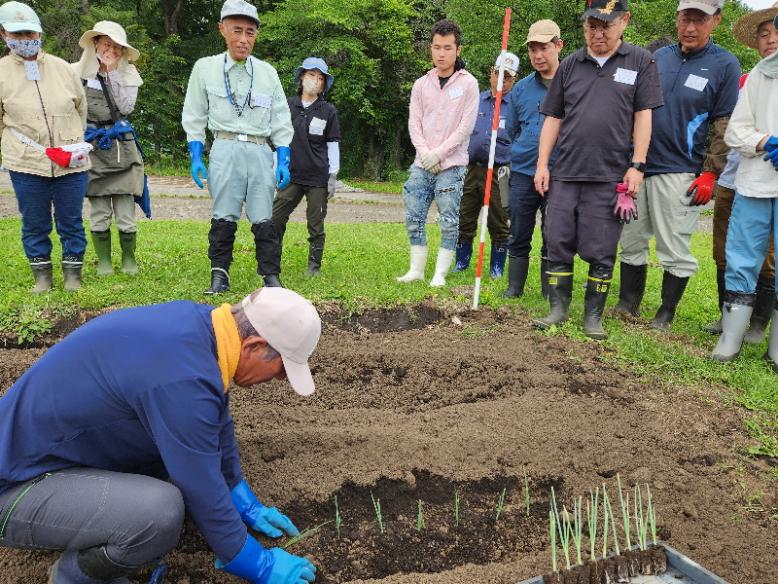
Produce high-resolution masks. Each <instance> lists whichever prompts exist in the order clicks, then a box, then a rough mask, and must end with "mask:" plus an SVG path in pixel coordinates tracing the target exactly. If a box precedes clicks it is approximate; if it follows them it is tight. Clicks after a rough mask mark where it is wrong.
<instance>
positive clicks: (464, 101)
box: [408, 69, 478, 170]
mask: <svg viewBox="0 0 778 584" xmlns="http://www.w3.org/2000/svg"><path fill="white" fill-rule="evenodd" d="M477 115H478V82H477V81H476V79H475V77H473V76H472V75H471V74H470V73H468V72H467V71H465V70H464V69H460V70H459V71H456V72H454V74H453V75H451V78H450V79H449V80H448V82H446V85H445V86H444V87H443V89H441V88H440V78H439V77H438V71H437V69H432V70H431V71H429V72H428V73H427V74H426V75H424V76H423V77H420V78H419V79H417V80H416V82H415V83H414V84H413V90H412V91H411V105H410V116H409V118H408V131H409V132H410V135H411V142H413V145H414V147H415V148H416V159H415V160H414V164H416V165H417V166H421V156H422V155H423V154H425V153H426V152H429V151H430V150H431V151H432V152H434V153H435V154H436V155H437V156H438V158H439V159H440V167H441V169H442V170H445V169H447V168H451V167H452V166H466V165H467V163H468V161H469V158H468V155H467V146H468V144H469V142H470V134H472V133H473V127H474V126H475V120H476V117H477Z"/></svg>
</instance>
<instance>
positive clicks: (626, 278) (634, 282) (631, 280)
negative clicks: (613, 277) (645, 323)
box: [613, 262, 648, 317]
mask: <svg viewBox="0 0 778 584" xmlns="http://www.w3.org/2000/svg"><path fill="white" fill-rule="evenodd" d="M647 275H648V266H647V265H645V264H644V265H642V266H633V265H632V264H626V263H624V262H621V285H620V287H619V303H618V304H617V305H616V306H615V307H614V309H613V310H614V312H618V313H621V314H628V315H630V316H635V317H638V316H640V303H641V302H642V301H643V294H644V293H645V291H646V276H647Z"/></svg>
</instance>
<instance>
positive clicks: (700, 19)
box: [677, 14, 711, 26]
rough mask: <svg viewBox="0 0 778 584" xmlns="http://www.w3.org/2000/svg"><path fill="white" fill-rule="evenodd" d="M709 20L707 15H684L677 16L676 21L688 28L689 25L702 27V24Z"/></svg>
mask: <svg viewBox="0 0 778 584" xmlns="http://www.w3.org/2000/svg"><path fill="white" fill-rule="evenodd" d="M710 19H711V17H710V16H709V15H707V14H706V15H704V16H686V15H684V14H679V15H678V18H677V21H678V24H680V25H681V26H689V25H690V24H693V25H694V26H703V25H704V24H707V23H708V21H709V20H710Z"/></svg>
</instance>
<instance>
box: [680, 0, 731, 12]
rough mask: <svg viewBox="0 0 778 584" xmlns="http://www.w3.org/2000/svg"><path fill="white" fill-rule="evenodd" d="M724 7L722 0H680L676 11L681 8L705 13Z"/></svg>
mask: <svg viewBox="0 0 778 584" xmlns="http://www.w3.org/2000/svg"><path fill="white" fill-rule="evenodd" d="M722 8H724V0H681V1H680V2H679V3H678V12H680V11H681V10H702V11H703V12H704V13H705V14H707V15H709V16H710V15H712V14H716V13H717V12H718V11H719V10H721V9H722Z"/></svg>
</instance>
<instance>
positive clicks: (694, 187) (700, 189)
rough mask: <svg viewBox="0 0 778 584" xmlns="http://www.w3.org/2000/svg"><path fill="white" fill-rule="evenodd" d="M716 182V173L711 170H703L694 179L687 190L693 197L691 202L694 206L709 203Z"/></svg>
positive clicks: (688, 194) (687, 193)
mask: <svg viewBox="0 0 778 584" xmlns="http://www.w3.org/2000/svg"><path fill="white" fill-rule="evenodd" d="M715 183H716V175H715V173H713V172H710V171H707V172H703V173H702V174H701V175H700V176H698V177H697V178H696V179H694V181H692V184H691V185H689V189H688V190H687V191H686V196H687V197H691V198H692V200H691V202H690V203H689V204H690V205H691V206H692V207H696V206H698V205H705V204H707V203H709V202H710V200H711V199H712V198H713V185H714V184H715Z"/></svg>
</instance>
